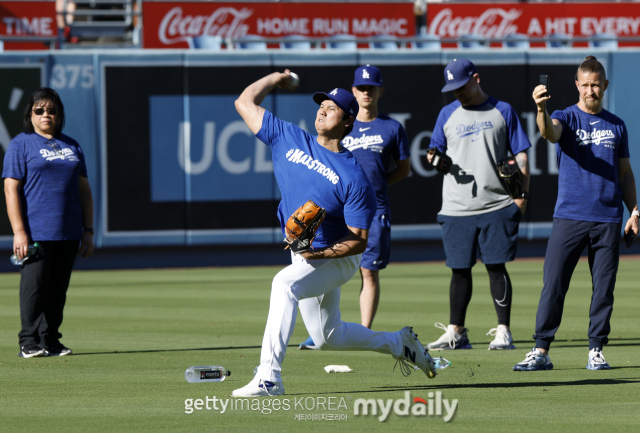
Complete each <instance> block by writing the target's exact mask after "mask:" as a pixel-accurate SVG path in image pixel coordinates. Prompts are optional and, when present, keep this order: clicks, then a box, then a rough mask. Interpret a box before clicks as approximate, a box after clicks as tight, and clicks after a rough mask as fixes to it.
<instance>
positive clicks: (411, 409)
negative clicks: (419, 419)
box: [353, 354, 458, 422]
mask: <svg viewBox="0 0 640 433" xmlns="http://www.w3.org/2000/svg"><path fill="white" fill-rule="evenodd" d="M414 356H415V354H414ZM412 403H413V404H412ZM443 408H444V410H445V412H446V415H444V417H443V420H444V422H449V421H451V419H452V418H453V415H455V412H456V409H457V408H458V399H455V400H452V401H451V403H449V400H447V399H443V398H442V392H441V391H436V392H435V393H433V392H430V393H428V398H427V400H425V399H423V398H421V397H414V398H413V400H411V393H410V392H409V391H405V393H404V398H401V399H397V400H392V399H387V400H382V399H381V398H379V399H377V400H374V399H372V398H371V399H368V400H366V399H364V398H359V399H357V400H356V401H355V402H354V406H353V414H354V415H356V416H358V415H362V416H369V415H373V416H377V417H378V421H380V422H385V421H386V420H387V418H389V415H390V414H391V410H392V409H393V413H395V414H396V415H398V416H408V415H413V416H443V411H442V409H443Z"/></svg>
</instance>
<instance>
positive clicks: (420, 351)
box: [394, 326, 436, 379]
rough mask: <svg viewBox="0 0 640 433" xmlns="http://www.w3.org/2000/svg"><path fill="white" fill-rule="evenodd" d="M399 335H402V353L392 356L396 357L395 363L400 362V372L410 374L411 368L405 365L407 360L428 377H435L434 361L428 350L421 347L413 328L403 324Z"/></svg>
mask: <svg viewBox="0 0 640 433" xmlns="http://www.w3.org/2000/svg"><path fill="white" fill-rule="evenodd" d="M400 336H401V337H402V353H401V354H400V356H397V357H396V356H394V358H396V365H397V364H398V362H400V370H401V371H402V374H404V375H405V376H408V375H410V374H411V370H413V368H411V367H409V366H408V365H407V362H410V363H412V364H413V365H416V366H417V367H418V368H419V369H420V370H422V371H423V372H424V374H426V375H427V377H428V378H429V379H433V378H434V377H436V363H435V361H434V360H433V358H431V356H430V355H429V352H428V351H427V350H426V349H425V348H424V347H422V343H420V341H419V340H418V336H417V335H416V334H415V333H414V332H413V328H410V327H408V326H405V327H404V328H402V329H401V330H400ZM405 361H407V362H405ZM394 369H395V367H394Z"/></svg>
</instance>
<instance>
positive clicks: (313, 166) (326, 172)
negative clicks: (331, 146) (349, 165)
mask: <svg viewBox="0 0 640 433" xmlns="http://www.w3.org/2000/svg"><path fill="white" fill-rule="evenodd" d="M287 161H290V162H293V163H295V164H304V165H306V166H307V168H308V169H309V170H315V171H317V172H318V173H320V174H321V175H322V176H324V177H325V178H327V179H328V180H329V181H330V182H331V183H332V184H334V185H335V184H337V183H338V182H339V181H340V176H338V175H337V174H336V173H335V172H334V171H333V170H331V169H330V168H329V167H327V166H326V165H324V164H323V163H321V162H320V161H317V160H315V159H313V158H312V157H310V156H309V155H307V154H306V153H304V151H302V150H300V149H290V150H289V151H288V152H287Z"/></svg>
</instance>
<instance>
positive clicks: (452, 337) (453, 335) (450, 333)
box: [425, 322, 472, 350]
mask: <svg viewBox="0 0 640 433" xmlns="http://www.w3.org/2000/svg"><path fill="white" fill-rule="evenodd" d="M435 326H436V328H438V329H442V330H443V331H444V335H442V337H440V338H438V339H437V340H436V341H434V342H433V343H430V344H427V345H426V346H425V349H429V350H453V349H471V348H472V347H471V343H469V338H468V337H467V328H464V331H463V332H462V334H458V333H457V332H456V328H455V326H453V325H449V326H444V325H443V324H442V323H440V322H436V325H435Z"/></svg>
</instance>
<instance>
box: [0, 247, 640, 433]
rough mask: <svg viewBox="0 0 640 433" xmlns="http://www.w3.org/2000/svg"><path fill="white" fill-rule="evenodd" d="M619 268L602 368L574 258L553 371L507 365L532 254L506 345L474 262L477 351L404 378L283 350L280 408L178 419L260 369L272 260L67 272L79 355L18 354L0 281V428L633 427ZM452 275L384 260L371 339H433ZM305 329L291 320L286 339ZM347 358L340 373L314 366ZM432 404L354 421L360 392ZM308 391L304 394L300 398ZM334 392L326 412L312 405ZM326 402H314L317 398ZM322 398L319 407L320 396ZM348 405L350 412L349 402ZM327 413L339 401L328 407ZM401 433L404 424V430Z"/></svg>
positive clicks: (537, 283) (525, 331)
mask: <svg viewBox="0 0 640 433" xmlns="http://www.w3.org/2000/svg"><path fill="white" fill-rule="evenodd" d="M638 263H639V262H638V260H637V258H636V259H635V260H624V261H622V262H621V264H620V271H619V273H618V282H617V286H616V302H615V307H614V313H613V318H612V329H613V331H612V334H611V342H610V343H609V345H608V346H606V347H605V349H604V355H605V357H606V359H607V361H608V362H609V364H611V366H612V367H613V370H611V371H588V370H586V369H585V365H586V363H587V354H588V342H587V327H588V325H589V318H588V310H589V302H590V298H591V278H590V275H589V269H588V266H587V263H586V262H580V264H579V265H578V268H577V270H576V273H575V275H574V278H573V281H572V286H571V289H570V291H569V295H568V298H567V302H566V305H565V312H564V318H563V323H562V326H561V327H560V330H559V331H558V333H557V336H556V337H557V340H556V342H555V343H554V345H553V346H552V350H551V352H550V355H551V359H552V361H553V363H554V365H555V369H554V370H553V371H546V372H514V371H512V366H513V365H514V364H515V363H517V362H519V361H521V360H522V359H524V355H525V354H526V352H528V351H529V350H530V349H531V347H532V346H533V340H532V339H531V335H532V333H533V329H534V322H535V313H536V308H537V304H538V299H539V295H540V290H541V286H542V261H541V260H531V261H518V262H515V263H512V264H509V265H508V269H509V272H510V274H511V279H512V283H513V286H514V305H513V315H512V332H513V335H514V340H515V344H516V346H517V349H516V350H512V351H498V352H496V351H492V352H489V351H488V350H487V347H488V342H489V341H490V340H491V337H489V336H487V335H485V334H486V333H487V331H488V330H489V329H490V328H493V327H495V326H496V316H495V311H494V309H493V304H492V302H491V296H490V294H489V288H488V278H487V274H486V271H485V269H484V266H481V265H480V266H476V267H475V268H474V286H475V293H474V295H473V299H472V300H471V305H470V307H469V311H468V315H467V327H468V328H469V338H470V340H471V342H472V344H473V345H474V349H473V350H464V351H455V352H453V351H447V352H441V353H442V354H443V356H445V357H446V358H447V359H449V360H450V361H451V362H452V365H451V367H449V368H448V369H446V370H442V371H440V374H439V375H438V377H437V378H436V379H434V380H428V379H427V378H426V376H425V375H424V374H423V373H421V372H419V371H416V372H414V373H413V374H412V375H411V376H409V377H407V378H405V377H403V376H402V374H401V373H400V371H399V370H398V369H396V371H395V372H393V371H392V370H393V365H394V360H393V359H392V358H391V356H387V355H382V354H376V353H367V352H319V351H299V350H298V349H297V347H293V346H290V348H289V350H288V353H287V358H286V362H285V364H284V373H283V379H284V384H285V388H286V390H287V395H285V396H281V397H279V398H278V399H279V400H281V403H282V401H284V399H285V398H288V399H289V400H290V409H289V410H284V409H283V408H280V410H278V411H273V412H272V413H271V414H262V413H261V412H260V411H252V410H244V411H241V410H237V411H227V412H226V413H223V414H221V413H220V411H215V410H206V409H203V410H200V411H197V410H196V411H194V413H192V414H185V400H186V399H198V398H200V399H205V398H206V397H210V398H213V397H214V396H215V397H217V398H218V399H220V398H221V399H226V398H227V396H229V395H230V394H231V391H232V390H233V389H236V388H239V387H241V386H244V385H245V384H247V383H248V382H249V380H250V379H251V378H252V376H253V369H254V367H255V366H256V365H257V364H258V358H259V352H260V349H259V346H260V344H261V341H262V334H263V331H264V325H265V322H266V318H267V311H268V305H269V293H270V287H271V279H272V278H273V276H274V275H275V274H276V272H277V271H278V268H276V267H256V268H222V269H216V268H208V269H181V270H142V271H104V272H102V271H101V272H97V271H96V272H75V273H74V275H73V278H72V282H71V287H70V289H69V293H68V301H67V306H66V309H65V319H64V323H63V326H62V329H61V332H62V333H63V334H64V337H63V339H62V342H63V343H64V344H65V345H67V346H69V347H71V348H72V349H73V350H74V352H75V355H73V356H67V357H50V358H33V359H22V358H19V357H18V356H17V354H18V338H17V334H18V331H19V325H20V319H19V308H18V281H19V275H18V274H17V273H15V274H2V275H0V431H2V432H25V431H27V432H37V431H47V432H62V431H64V432H130V431H136V432H140V431H145V432H147V431H148V432H196V431H202V432H205V431H218V430H220V431H271V432H285V431H300V430H301V429H306V430H313V431H332V432H337V431H340V432H342V431H357V432H363V431H367V432H373V431H412V430H413V431H427V430H426V429H429V430H428V431H452V432H453V431H456V432H467V431H468V432H476V431H487V432H523V431H531V432H534V431H536V432H537V431H550V432H555V431H562V432H583V431H587V430H588V431H598V429H601V428H604V430H602V431H615V432H616V433H619V432H624V431H638V430H637V429H638V425H640V350H639V349H640V327H639V326H638V317H639V313H638V312H639V311H640V296H639V293H638V282H639V281H640V266H639V265H638ZM449 277H450V271H449V270H448V269H447V268H446V267H445V266H444V264H436V263H432V264H424V263H421V264H395V265H392V266H390V267H389V268H388V269H387V270H385V271H383V272H382V273H381V280H382V287H383V295H382V300H381V304H380V309H379V311H378V315H377V317H376V320H375V323H374V329H375V330H383V331H397V330H398V329H400V328H401V327H403V326H406V325H411V326H413V327H414V329H415V330H416V332H417V333H418V334H419V338H420V340H422V342H423V343H427V342H430V341H432V340H435V339H436V338H438V337H439V336H440V334H441V331H440V330H437V329H436V328H434V322H443V323H445V324H446V323H447V322H448V316H449V294H448V293H449V289H448V287H449ZM359 287H360V282H359V279H357V278H356V279H354V280H353V281H351V282H350V283H349V284H347V285H346V286H345V287H343V289H342V318H343V320H345V321H355V322H359V318H360V315H359V307H358V291H359ZM306 336H307V333H306V330H305V328H304V325H303V323H302V319H301V318H300V317H299V316H298V322H297V326H296V329H295V332H294V335H293V339H292V341H291V342H290V343H291V344H296V343H300V342H301V341H302V340H303V339H304V338H306ZM207 364H220V365H223V366H224V367H226V368H227V369H229V370H231V371H232V375H231V376H230V377H229V378H228V379H227V380H226V381H224V382H220V383H207V384H189V383H187V382H186V381H185V379H184V370H185V369H186V368H187V367H189V366H191V365H207ZM329 364H346V365H348V366H349V367H351V368H352V369H353V370H354V371H353V372H352V373H349V374H327V373H325V371H324V369H323V367H324V366H326V365H329ZM405 391H410V393H411V394H410V395H411V398H412V399H413V398H414V397H420V398H423V399H425V400H426V399H428V397H429V393H430V392H435V391H441V392H442V397H443V398H445V399H448V400H453V399H457V400H458V407H457V412H456V415H455V416H454V417H453V419H452V420H451V421H450V422H449V423H445V422H444V421H443V417H442V416H426V417H416V416H412V415H409V416H404V417H403V416H398V415H396V414H393V411H392V413H391V415H390V416H389V417H388V419H387V420H386V421H385V422H384V423H381V422H380V421H378V418H377V417H375V416H371V415H368V416H363V415H360V416H355V415H354V402H355V400H356V399H361V398H364V399H381V400H385V401H386V400H387V399H400V398H403V397H404V396H405ZM309 397H310V399H309ZM319 397H324V398H327V399H328V398H329V397H335V398H336V399H334V400H333V401H334V402H337V403H338V404H339V403H340V399H341V398H342V399H344V400H343V401H344V405H343V406H342V407H341V408H338V409H337V410H329V408H327V407H326V406H325V408H320V409H318V408H317V407H316V408H315V409H309V410H308V409H306V408H300V406H298V407H297V408H296V407H294V401H295V399H297V400H300V399H301V398H302V399H304V401H305V403H306V404H307V405H308V406H309V405H310V403H311V402H314V404H317V403H318V398H319ZM320 401H322V399H320ZM327 401H328V400H327ZM345 406H346V409H345ZM334 409H336V408H334ZM298 414H303V416H304V415H306V414H312V415H313V414H316V415H319V416H320V415H323V414H324V415H326V414H331V415H335V414H338V415H347V416H348V419H347V420H346V421H335V420H334V421H326V420H325V421H296V420H295V416H296V415H298ZM410 429H411V430H410Z"/></svg>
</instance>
